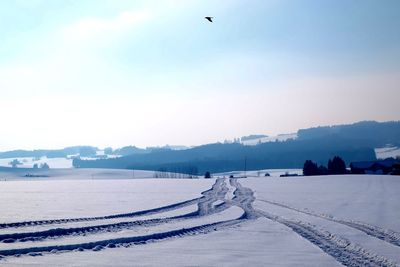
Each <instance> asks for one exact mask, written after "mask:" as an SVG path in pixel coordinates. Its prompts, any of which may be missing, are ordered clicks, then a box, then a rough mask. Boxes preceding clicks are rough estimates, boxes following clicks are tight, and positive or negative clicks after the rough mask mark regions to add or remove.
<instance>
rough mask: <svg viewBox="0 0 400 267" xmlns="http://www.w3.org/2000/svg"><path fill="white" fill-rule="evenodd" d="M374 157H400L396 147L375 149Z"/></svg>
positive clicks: (399, 151) (398, 149)
mask: <svg viewBox="0 0 400 267" xmlns="http://www.w3.org/2000/svg"><path fill="white" fill-rule="evenodd" d="M375 155H376V158H377V159H387V158H396V157H399V156H400V148H399V147H396V146H387V147H381V148H375Z"/></svg>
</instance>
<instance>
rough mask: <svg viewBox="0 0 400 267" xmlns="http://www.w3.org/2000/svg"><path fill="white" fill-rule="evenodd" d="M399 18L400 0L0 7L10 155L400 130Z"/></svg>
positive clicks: (53, 1)
mask: <svg viewBox="0 0 400 267" xmlns="http://www.w3.org/2000/svg"><path fill="white" fill-rule="evenodd" d="M399 12H400V2H399V1H397V0H393V1H390V0H385V1H378V0H376V1H372V0H363V1H361V0H359V1H357V0H353V1H350V0H346V1H345V0H342V1H338V0H327V1H320V0H302V1H300V0H290V1H289V0H287V1H284V0H282V1H278V0H270V1H268V0H260V1H258V0H250V1H243V0H242V1H238V0H220V1H208V0H201V1H200V0H160V1H151V0H150V1H149V0H147V1H129V0H81V1H74V0H15V1H12V0H8V1H0V36H1V42H0V93H1V97H0V112H1V114H2V118H3V124H2V125H3V127H1V131H0V140H1V143H0V150H6V149H15V148H39V147H40V148H55V147H63V146H68V145H78V144H88V145H95V146H100V147H104V146H113V147H119V146H123V145H130V144H133V145H137V146H152V145H164V144H167V143H168V144H184V145H196V144H201V143H209V142H215V141H220V140H224V139H231V138H234V137H239V136H242V135H247V134H252V133H264V134H271V135H272V134H278V133H288V132H293V131H296V130H297V129H298V128H305V127H310V126H317V125H321V124H323V125H327V124H336V123H348V122H354V121H358V120H370V119H374V120H399V119H400V107H399V106H400V105H398V104H397V101H396V100H397V99H400V88H399V84H400V83H399V82H400V78H399V77H400V31H399V28H400V16H398V14H399ZM204 16H214V17H215V22H214V23H213V24H211V23H209V22H207V21H206V20H205V19H204Z"/></svg>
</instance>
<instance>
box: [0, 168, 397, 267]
mask: <svg viewBox="0 0 400 267" xmlns="http://www.w3.org/2000/svg"><path fill="white" fill-rule="evenodd" d="M91 172H93V170H86V171H85V170H80V171H79V172H78V171H76V172H75V175H78V174H79V173H80V174H79V175H80V176H79V177H81V178H79V179H77V178H75V179H65V177H70V176H68V175H66V174H65V173H60V175H61V174H62V177H64V178H57V177H56V174H55V173H53V176H52V178H48V179H39V180H35V179H32V178H31V179H30V180H27V179H25V180H22V179H21V178H20V179H17V180H15V179H9V180H6V181H4V180H3V181H0V209H1V213H0V255H1V256H0V265H5V266H21V265H23V266H42V265H50V266H54V265H57V266H60V265H61V266H243V265H247V266H277V265H279V266H343V265H345V266H398V264H399V263H400V223H399V222H400V201H399V200H400V197H399V194H398V192H399V191H400V179H399V178H398V177H396V176H381V175H374V176H372V175H371V176H368V175H343V176H315V177H288V178H278V177H249V178H246V179H245V178H243V179H238V178H228V177H220V178H215V179H151V178H147V179H140V178H134V177H132V178H131V179H128V178H127V177H126V178H125V179H112V178H113V171H110V170H108V171H107V172H108V174H109V175H108V177H109V178H108V179H105V178H103V179H91V177H90V173H91ZM98 172H99V173H101V172H102V171H100V170H99V171H98ZM99 173H98V174H99ZM143 174H145V172H144V173H143ZM85 175H88V176H89V177H87V179H82V177H84V176H85ZM115 175H116V176H118V175H121V173H119V172H118V171H116V172H115Z"/></svg>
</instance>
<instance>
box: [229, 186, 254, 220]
mask: <svg viewBox="0 0 400 267" xmlns="http://www.w3.org/2000/svg"><path fill="white" fill-rule="evenodd" d="M230 184H231V185H232V186H234V187H235V188H236V190H235V191H234V192H233V195H234V197H233V199H232V204H234V205H236V206H238V207H241V208H242V209H243V210H244V212H245V216H246V218H248V219H256V218H257V217H258V216H259V215H258V213H257V212H256V211H255V210H254V208H253V205H252V204H253V202H254V200H255V199H256V198H255V197H254V192H253V190H251V189H250V188H247V187H243V186H242V185H241V184H240V183H239V182H238V181H237V179H235V178H233V179H230Z"/></svg>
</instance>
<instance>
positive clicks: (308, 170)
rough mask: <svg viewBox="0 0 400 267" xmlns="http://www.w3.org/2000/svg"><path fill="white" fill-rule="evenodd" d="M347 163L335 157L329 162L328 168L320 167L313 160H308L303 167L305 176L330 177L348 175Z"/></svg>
mask: <svg viewBox="0 0 400 267" xmlns="http://www.w3.org/2000/svg"><path fill="white" fill-rule="evenodd" d="M346 173H347V169H346V163H345V162H344V160H343V159H342V158H341V157H338V156H335V157H333V159H330V160H329V161H328V167H325V166H323V165H319V166H318V164H317V163H315V162H313V161H311V160H306V162H305V163H304V166H303V175H304V176H312V175H330V174H346Z"/></svg>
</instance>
